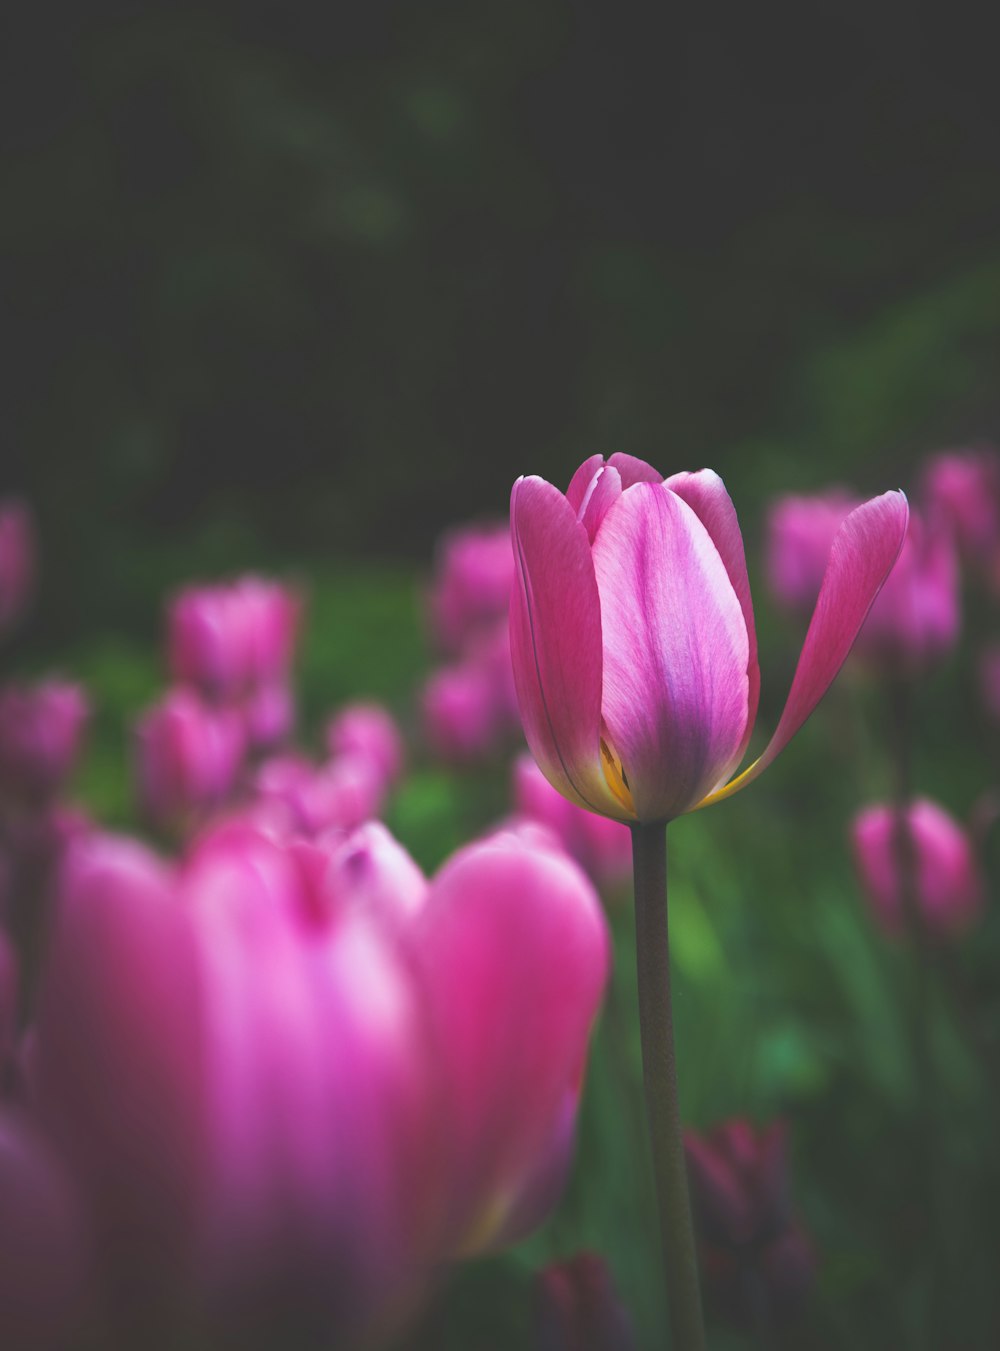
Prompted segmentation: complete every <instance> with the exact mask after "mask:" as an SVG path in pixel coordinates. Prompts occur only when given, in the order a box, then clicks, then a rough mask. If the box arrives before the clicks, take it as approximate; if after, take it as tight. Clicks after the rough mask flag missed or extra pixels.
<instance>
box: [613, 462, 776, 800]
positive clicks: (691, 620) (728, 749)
mask: <svg viewBox="0 0 1000 1351" xmlns="http://www.w3.org/2000/svg"><path fill="white" fill-rule="evenodd" d="M593 557H594V570H595V572H596V576H597V586H598V590H599V592H600V603H601V616H602V626H603V640H604V691H603V700H602V706H603V714H604V721H605V724H606V728H607V740H608V744H609V750H610V751H611V752H612V754H613V755H614V756H617V758H618V759H619V760H620V763H621V772H622V777H623V779H624V781H625V783H626V786H627V788H628V791H629V792H630V794H631V797H632V801H633V802H634V805H635V817H636V818H637V819H638V820H640V821H664V820H669V819H670V818H672V817H674V816H678V815H680V814H681V813H682V812H685V811H687V810H688V809H689V808H690V807H691V806H692V805H693V804H694V803H696V802H698V801H699V800H700V799H701V797H703V796H704V794H705V793H706V792H707V791H708V790H709V789H710V788H711V787H712V785H713V784H715V783H718V781H719V778H720V777H721V775H722V773H723V772H724V770H725V769H726V766H728V765H730V764H732V762H733V757H734V756H735V754H736V752H737V751H738V749H739V747H740V745H741V744H742V742H743V738H744V734H745V732H746V725H747V710H748V704H747V696H748V688H749V685H748V679H747V665H748V656H749V640H748V637H747V628H746V623H745V621H744V618H743V611H742V609H741V607H740V602H739V599H738V597H737V595H736V591H735V589H734V587H733V584H732V582H731V581H730V580H729V576H728V574H727V572H726V568H725V565H724V564H723V561H722V559H721V557H720V556H719V552H718V550H717V548H716V547H715V544H714V543H713V542H712V538H711V536H710V535H709V533H708V531H707V530H706V529H705V526H704V525H703V524H702V523H701V521H700V520H699V519H698V517H697V515H696V514H695V512H694V511H693V510H692V509H691V508H690V507H689V506H688V505H687V503H686V502H684V501H683V500H682V499H681V498H680V497H679V496H678V495H677V494H676V493H673V492H670V491H669V490H668V489H666V488H664V487H662V486H661V485H659V484H636V485H635V486H634V487H632V488H630V489H629V490H628V491H626V492H625V493H623V494H622V496H621V497H620V498H619V500H618V501H617V502H616V503H615V504H614V506H613V507H612V508H611V510H610V511H609V512H608V514H607V516H606V517H605V518H604V522H603V524H602V526H601V528H600V531H599V532H598V535H597V538H596V540H595V541H594V547H593Z"/></svg>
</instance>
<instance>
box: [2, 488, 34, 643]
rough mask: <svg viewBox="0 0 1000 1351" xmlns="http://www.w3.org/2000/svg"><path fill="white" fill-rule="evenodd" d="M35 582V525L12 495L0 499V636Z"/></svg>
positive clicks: (19, 612) (17, 615) (21, 609)
mask: <svg viewBox="0 0 1000 1351" xmlns="http://www.w3.org/2000/svg"><path fill="white" fill-rule="evenodd" d="M34 582H35V529H34V525H33V523H32V519H31V512H30V511H29V509H28V507H27V505H26V504H25V503H24V502H20V501H18V500H17V499H16V498H4V499H3V500H0V636H2V635H3V634H4V633H5V632H6V630H7V629H9V628H11V627H12V625H14V624H15V623H16V622H17V620H18V619H19V618H20V617H21V615H22V614H23V612H24V609H25V607H26V606H27V604H28V601H29V600H30V599H31V591H32V588H33V586H34Z"/></svg>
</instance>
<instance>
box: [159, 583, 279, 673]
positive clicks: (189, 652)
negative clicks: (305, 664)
mask: <svg viewBox="0 0 1000 1351" xmlns="http://www.w3.org/2000/svg"><path fill="white" fill-rule="evenodd" d="M300 611H301V602H300V599H299V597H298V596H297V595H296V594H295V593H294V592H293V591H291V590H289V589H288V588H287V587H284V586H282V585H281V584H280V583H278V582H273V581H268V580H266V579H265V578H261V577H242V578H239V579H238V580H237V581H235V582H223V583H219V584H217V585H214V586H196V587H189V588H187V589H186V590H184V591H181V592H179V593H178V595H176V596H175V597H174V599H173V600H172V601H171V602H170V605H169V607H168V610H167V651H168V658H169V663H170V669H171V672H172V674H173V676H174V678H175V679H177V680H180V681H187V682H190V683H191V684H193V685H196V686H198V687H199V688H200V689H201V690H202V691H203V692H204V693H205V694H208V695H210V696H212V697H217V698H233V697H236V696H239V695H241V694H243V693H245V692H246V691H247V690H249V689H252V688H253V687H255V686H256V685H259V684H264V685H274V684H282V683H284V682H285V681H286V680H287V677H288V674H289V671H290V669H291V664H292V658H293V655H294V651H295V643H296V638H297V633H298V627H299V618H300Z"/></svg>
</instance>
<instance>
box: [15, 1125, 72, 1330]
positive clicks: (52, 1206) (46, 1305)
mask: <svg viewBox="0 0 1000 1351" xmlns="http://www.w3.org/2000/svg"><path fill="white" fill-rule="evenodd" d="M87 1267H88V1249H87V1234H86V1229H85V1227H84V1222H83V1217H82V1214H81V1210H80V1206H79V1204H78V1198H77V1197H76V1196H75V1194H74V1192H73V1188H72V1186H71V1184H70V1181H69V1179H68V1178H67V1176H66V1175H65V1170H64V1169H63V1168H62V1166H61V1164H60V1161H59V1159H58V1158H57V1157H55V1155H54V1154H53V1153H52V1151H51V1150H50V1149H49V1148H48V1146H47V1144H46V1142H45V1141H44V1140H43V1139H42V1137H41V1135H40V1133H39V1132H38V1131H37V1129H36V1128H35V1127H34V1126H33V1124H32V1123H31V1122H30V1121H28V1120H26V1119H25V1118H24V1117H23V1116H21V1115H19V1114H16V1113H14V1112H13V1111H11V1110H9V1109H3V1108H0V1346H4V1347H10V1349H11V1351H64V1348H66V1347H70V1346H77V1345H82V1344H84V1337H85V1334H86V1327H87V1322H88V1313H89V1310H88V1307H87V1300H86V1292H87V1283H88V1282H87V1277H88V1274H89V1273H88V1270H87Z"/></svg>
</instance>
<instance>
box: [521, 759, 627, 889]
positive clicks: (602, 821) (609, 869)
mask: <svg viewBox="0 0 1000 1351" xmlns="http://www.w3.org/2000/svg"><path fill="white" fill-rule="evenodd" d="M513 797H514V811H515V812H516V813H517V814H518V815H520V816H524V817H527V818H528V819H529V820H531V821H537V822H539V823H540V824H541V825H544V826H547V827H548V828H549V830H551V831H552V833H553V835H555V837H556V839H557V840H558V841H559V842H560V844H561V845H562V847H563V848H564V849H565V850H566V852H567V853H568V854H571V855H572V856H573V858H575V859H576V861H577V862H578V863H579V864H580V865H581V867H582V868H583V869H584V871H585V872H587V873H588V874H589V875H590V876H591V877H592V878H593V879H594V881H595V882H596V883H597V885H598V886H607V887H614V886H618V885H620V884H621V883H622V882H624V881H625V880H627V879H628V877H629V876H630V875H631V871H632V833H631V831H630V830H629V828H628V826H626V825H623V824H622V823H621V822H620V821H612V820H611V819H610V818H609V817H606V816H597V815H596V814H595V813H594V812H590V811H586V810H585V809H584V808H583V807H578V806H576V804H575V803H573V802H570V801H569V799H568V798H565V797H563V795H562V793H560V792H559V791H558V790H557V789H555V788H553V787H552V785H551V784H550V783H549V781H548V779H546V777H545V775H544V774H543V773H542V771H541V770H540V769H539V768H538V766H537V765H536V764H535V761H534V760H533V759H532V757H531V756H530V755H527V754H522V755H519V756H518V758H517V759H516V760H515V762H514V771H513Z"/></svg>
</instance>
